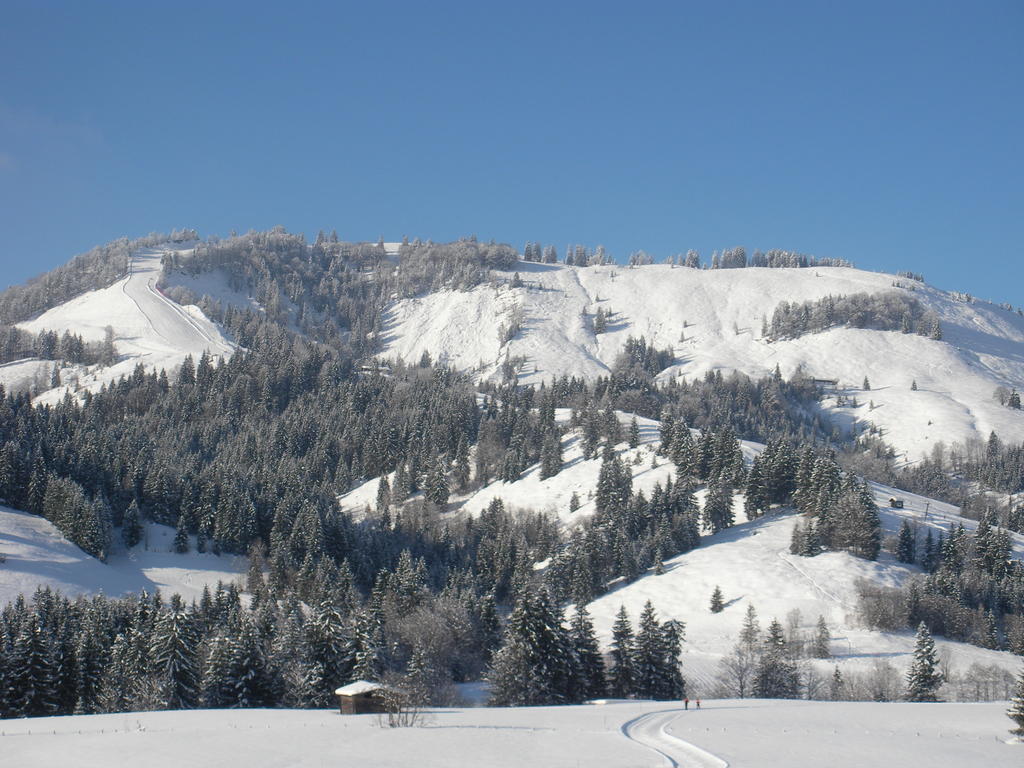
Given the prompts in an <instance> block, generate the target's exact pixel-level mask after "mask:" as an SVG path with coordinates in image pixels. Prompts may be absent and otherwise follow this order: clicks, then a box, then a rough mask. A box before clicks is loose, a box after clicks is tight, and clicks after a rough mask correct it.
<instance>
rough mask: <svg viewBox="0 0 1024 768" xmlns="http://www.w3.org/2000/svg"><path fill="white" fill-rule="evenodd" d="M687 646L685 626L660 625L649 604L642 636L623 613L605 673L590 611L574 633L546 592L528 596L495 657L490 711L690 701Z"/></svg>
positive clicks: (578, 619) (580, 615) (581, 614)
mask: <svg viewBox="0 0 1024 768" xmlns="http://www.w3.org/2000/svg"><path fill="white" fill-rule="evenodd" d="M682 642H683V626H682V624H681V623H680V622H676V621H667V622H664V623H662V622H659V621H658V619H657V614H656V612H655V609H654V606H653V605H651V603H650V601H648V602H647V604H646V605H645V606H644V609H643V612H642V613H641V615H640V618H639V624H638V626H637V629H636V631H635V632H634V630H633V628H632V625H631V623H630V621H629V617H628V614H627V613H626V610H625V608H622V609H621V610H620V611H619V615H618V617H617V620H616V622H615V626H614V628H613V640H612V645H611V651H610V654H609V657H610V658H609V662H610V663H609V664H608V665H606V664H605V660H604V657H603V656H602V654H601V653H600V650H599V648H598V644H597V639H596V637H595V635H594V628H593V625H592V623H591V620H590V616H589V615H588V613H587V611H586V609H585V608H580V607H577V608H576V610H575V612H574V614H573V616H572V619H571V621H570V622H569V623H568V625H567V624H566V622H565V620H564V617H563V614H562V610H561V609H559V608H556V607H554V606H553V605H552V602H551V598H550V596H549V595H548V592H547V590H543V589H542V590H541V591H540V593H539V594H538V595H536V596H534V595H530V594H524V595H523V596H522V597H521V598H520V599H519V601H518V602H517V603H516V605H515V607H514V608H513V610H512V614H511V616H510V617H509V622H508V627H507V630H506V637H505V641H504V643H503V645H502V646H501V648H500V649H499V650H498V651H497V653H496V654H495V656H494V662H493V665H492V668H491V672H490V674H489V678H488V679H489V681H490V683H491V703H492V704H496V705H498V706H532V705H544V704H548V705H550V704H572V703H579V702H581V701H587V700H590V699H599V698H604V697H606V696H609V695H611V696H614V697H616V698H642V699H655V700H670V699H680V698H682V697H683V696H685V694H686V684H685V681H684V680H683V676H682V672H681V670H680V665H679V655H680V653H681V646H682Z"/></svg>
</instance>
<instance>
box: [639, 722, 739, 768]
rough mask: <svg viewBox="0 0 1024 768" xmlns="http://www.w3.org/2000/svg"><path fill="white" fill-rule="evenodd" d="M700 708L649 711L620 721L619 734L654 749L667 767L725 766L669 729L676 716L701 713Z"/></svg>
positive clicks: (726, 764) (717, 767)
mask: <svg viewBox="0 0 1024 768" xmlns="http://www.w3.org/2000/svg"><path fill="white" fill-rule="evenodd" d="M698 712H699V710H696V709H695V710H693V711H692V712H691V711H689V710H682V709H679V708H673V709H664V710H658V711H657V712H648V713H646V714H643V715H640V716H639V717H634V718H633V719H632V720H628V721H627V722H625V723H624V724H623V725H622V735H623V736H625V737H626V738H627V739H629V740H630V741H635V742H636V743H637V744H641V745H643V746H645V747H647V748H648V749H650V750H652V751H654V752H657V753H658V754H659V755H661V757H662V758H663V759H664V761H665V765H667V766H669V768H728V765H729V763H727V762H726V761H725V760H723V759H722V758H720V757H718V756H716V755H713V754H711V753H710V752H708V751H706V750H703V749H701V748H700V747H698V746H696V745H694V744H691V743H690V742H688V741H683V740H682V739H680V738H678V737H676V736H673V735H672V734H671V733H669V730H670V726H671V725H672V723H673V722H675V721H676V719H677V718H679V717H700V715H699V714H698Z"/></svg>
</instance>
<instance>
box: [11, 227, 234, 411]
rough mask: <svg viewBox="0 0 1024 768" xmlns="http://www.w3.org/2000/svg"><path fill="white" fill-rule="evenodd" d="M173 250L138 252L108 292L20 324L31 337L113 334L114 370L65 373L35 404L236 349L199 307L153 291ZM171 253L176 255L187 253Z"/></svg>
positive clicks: (88, 295)
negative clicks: (109, 331)
mask: <svg viewBox="0 0 1024 768" xmlns="http://www.w3.org/2000/svg"><path fill="white" fill-rule="evenodd" d="M171 248H172V246H166V247H158V248H145V249H142V250H140V251H137V252H136V253H134V254H132V258H131V262H130V266H129V274H128V275H127V276H126V277H124V278H122V279H121V280H118V281H117V282H116V283H114V284H113V285H111V286H110V287H108V288H103V289H101V290H97V291H89V292H87V293H83V294H82V295H80V296H76V297H75V298H73V299H71V300H70V301H67V302H65V303H63V304H60V305H58V306H56V307H53V308H52V309H49V310H47V311H46V312H44V313H43V314H41V315H40V316H39V317H37V318H35V319H33V320H29V321H27V322H24V323H19V326H20V327H22V328H24V329H25V330H27V331H32V332H33V333H38V332H40V331H44V330H51V331H57V332H58V333H63V332H64V331H70V332H71V333H76V334H79V335H81V336H82V338H83V339H84V340H85V341H103V339H104V336H105V329H106V328H107V326H110V327H112V328H113V329H114V348H115V350H116V352H117V355H118V362H117V363H116V364H114V365H112V366H110V367H107V368H100V367H98V366H89V367H82V366H75V367H73V368H66V369H64V370H63V371H62V372H61V381H62V384H63V386H61V387H57V388H56V389H52V390H48V391H46V392H44V393H42V394H41V395H40V396H39V397H38V398H37V401H38V402H44V403H45V402H58V401H60V400H61V399H62V398H63V397H64V395H65V394H66V393H68V392H72V393H76V392H79V391H81V390H82V389H89V390H93V391H95V390H98V389H99V388H100V387H101V386H103V385H104V384H106V383H110V382H112V381H117V380H118V379H120V378H121V377H122V376H128V375H130V374H131V373H132V371H134V369H135V367H136V365H138V364H139V363H142V364H143V365H144V366H145V367H146V368H147V369H148V370H159V369H161V368H162V369H165V370H167V371H168V373H170V372H172V371H173V370H174V369H175V368H176V367H177V366H179V365H180V364H181V361H182V360H184V359H185V357H186V355H191V356H192V357H193V359H195V360H198V359H199V357H200V355H202V353H203V352H208V353H209V354H210V355H211V356H213V357H215V358H217V357H226V356H230V355H231V354H232V353H233V352H234V350H235V345H234V344H233V343H232V342H231V341H230V340H229V339H227V338H226V337H225V336H224V334H223V333H222V332H221V330H220V329H219V327H218V326H217V325H216V324H215V323H213V322H211V321H210V320H209V319H208V318H207V317H206V316H205V315H203V313H202V312H201V311H200V310H199V308H198V307H196V306H180V305H178V304H175V303H174V302H173V301H171V300H170V299H168V298H167V297H166V296H164V295H163V294H162V293H161V291H160V289H159V288H158V287H157V281H158V279H159V277H160V274H161V271H162V269H163V266H162V264H161V258H162V257H163V254H164V253H165V252H167V251H168V250H169V249H171ZM173 248H174V250H177V251H178V252H180V253H186V252H187V251H189V250H190V249H189V248H187V247H185V248H181V247H179V246H174V247H173ZM206 282H207V283H209V282H210V281H209V280H207V281H206ZM214 293H215V295H216V294H217V292H216V291H214Z"/></svg>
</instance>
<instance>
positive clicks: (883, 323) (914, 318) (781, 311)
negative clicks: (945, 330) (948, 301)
mask: <svg viewBox="0 0 1024 768" xmlns="http://www.w3.org/2000/svg"><path fill="white" fill-rule="evenodd" d="M841 326H845V327H848V328H871V329H874V330H876V331H900V332H901V333H916V334H917V335H919V336H927V337H929V338H931V339H941V338H942V327H941V325H940V324H939V318H938V315H936V314H935V313H934V312H931V311H929V310H926V309H925V308H924V307H923V306H922V305H921V302H919V301H918V300H917V299H915V298H913V297H911V296H905V295H904V294H902V293H900V292H898V291H889V292H886V293H875V294H871V293H853V294H849V295H846V296H826V297H824V298H822V299H817V300H812V301H805V302H802V303H798V302H788V301H782V302H779V305H778V306H777V307H776V308H775V311H774V312H772V319H771V322H770V323H769V322H768V321H767V319H766V320H765V322H764V326H763V327H762V329H761V335H762V336H764V337H766V338H768V339H771V340H773V341H774V340H778V339H796V338H799V337H800V336H803V335H804V334H808V333H820V332H821V331H826V330H828V329H829V328H835V327H841Z"/></svg>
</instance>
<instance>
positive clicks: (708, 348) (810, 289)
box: [383, 262, 1024, 461]
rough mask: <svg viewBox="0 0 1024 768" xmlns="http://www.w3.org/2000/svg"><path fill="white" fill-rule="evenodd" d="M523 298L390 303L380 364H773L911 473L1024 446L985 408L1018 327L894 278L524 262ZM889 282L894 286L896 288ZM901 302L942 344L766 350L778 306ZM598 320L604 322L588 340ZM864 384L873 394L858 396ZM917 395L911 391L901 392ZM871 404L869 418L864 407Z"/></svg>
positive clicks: (818, 271) (1015, 356) (1012, 367)
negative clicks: (976, 446)
mask: <svg viewBox="0 0 1024 768" xmlns="http://www.w3.org/2000/svg"><path fill="white" fill-rule="evenodd" d="M517 269H518V271H519V274H520V276H521V278H522V281H523V286H522V287H520V288H512V287H511V285H510V284H503V285H497V286H493V285H481V286H478V287H476V288H474V289H473V290H471V291H465V292H457V291H442V292H438V293H433V294H428V295H425V296H421V297H417V298H413V299H405V300H401V301H396V302H394V303H392V304H391V305H390V307H389V308H388V310H387V313H386V318H385V320H386V322H385V330H384V334H383V342H384V354H385V356H398V357H401V358H403V359H405V360H409V361H416V360H419V359H420V357H421V356H422V354H423V352H425V351H426V352H429V353H430V354H431V356H432V357H433V358H434V359H435V360H442V361H446V362H448V363H450V364H452V365H454V366H456V367H458V368H460V369H463V370H467V371H473V372H474V373H476V374H477V375H479V376H480V377H482V378H492V379H494V378H500V377H501V375H502V364H503V363H505V362H506V361H509V360H513V359H515V358H522V359H524V360H525V363H523V364H522V365H521V367H520V368H519V380H520V381H521V382H522V383H540V382H541V381H547V380H550V379H551V378H552V377H554V376H561V375H569V376H580V377H584V378H594V377H596V376H600V375H607V374H608V373H609V371H610V369H611V366H612V365H613V364H614V362H615V359H616V357H617V356H618V354H619V353H620V352H621V351H622V349H623V347H624V345H625V342H626V340H627V338H628V337H630V336H635V337H639V336H643V337H645V338H646V339H647V341H648V342H649V343H653V344H654V345H655V346H656V347H657V348H659V349H664V348H669V349H671V350H672V351H673V353H674V355H675V364H674V365H672V366H671V367H669V368H668V369H666V370H665V371H663V372H662V373H661V377H662V378H672V377H679V376H684V377H686V378H687V379H693V378H694V377H702V376H703V375H704V374H705V373H707V372H708V371H715V370H722V371H724V372H729V371H732V370H739V371H742V372H744V373H746V374H748V375H750V376H753V377H760V376H764V375H767V374H769V373H771V372H772V371H773V370H774V369H775V366H776V365H778V366H779V368H780V370H781V372H782V374H783V376H785V377H787V378H788V377H790V376H792V375H793V374H794V373H795V372H796V371H797V369H798V368H801V367H802V368H803V370H805V371H806V372H807V373H808V374H809V375H810V376H812V377H814V378H819V379H829V380H837V381H838V385H837V388H836V390H835V391H834V392H832V395H833V397H832V398H831V399H829V400H827V401H826V403H825V405H826V407H827V408H829V409H830V410H832V411H833V412H834V413H835V414H836V415H837V416H839V419H840V422H841V423H844V424H845V425H849V424H851V423H852V422H855V421H859V422H871V423H872V424H875V425H877V426H878V427H880V428H881V429H882V430H883V436H884V437H885V439H886V440H888V441H889V442H890V443H892V444H893V445H895V446H896V448H897V450H899V451H901V452H903V453H904V454H905V456H906V458H907V460H910V461H914V460H917V459H919V458H920V457H921V455H922V454H926V453H928V452H929V451H930V450H931V446H932V445H933V444H934V443H935V442H937V441H939V440H943V441H945V442H946V443H952V442H965V441H966V440H968V439H971V438H981V439H984V438H987V437H988V434H989V432H990V431H992V430H995V431H996V432H997V433H999V435H1000V436H1001V437H1002V438H1003V439H1004V440H1009V441H1014V442H1019V441H1022V440H1024V412H1021V411H1012V410H1010V409H1008V408H1005V407H1003V406H1000V405H999V404H998V403H996V402H995V401H994V400H993V397H992V395H993V392H994V390H995V388H996V387H997V386H1005V387H1007V388H1013V387H1017V388H1018V389H1021V388H1024V318H1022V317H1020V316H1019V315H1017V314H1016V313H1014V312H1010V311H1008V310H1006V309H1002V308H999V307H996V306H994V305H991V304H988V303H985V302H973V303H964V302H961V301H958V300H956V298H955V297H954V296H953V295H952V294H949V293H946V292H944V291H940V290H938V289H935V288H932V287H930V286H928V285H925V284H923V283H917V282H915V281H912V280H906V279H903V280H898V279H897V278H896V277H895V276H894V275H888V274H881V273H875V272H865V271H862V270H858V269H852V268H845V267H818V268H810V269H767V268H747V269H719V270H697V269H688V268H683V267H678V268H673V267H671V266H668V265H649V266H643V267H636V268H627V267H621V266H615V265H613V266H601V267H586V268H580V267H570V266H565V265H560V264H536V263H531V262H520V263H519V264H518V265H517ZM895 282H898V283H899V284H900V285H902V286H904V287H900V288H897V287H894V283H895ZM893 290H898V291H902V292H904V293H908V295H912V296H913V297H914V298H916V299H918V300H919V301H920V302H921V303H922V304H923V305H924V306H925V307H926V308H928V309H931V310H932V311H934V312H935V313H936V314H937V315H938V316H939V318H940V319H941V322H942V327H943V333H944V339H943V340H942V341H933V340H931V339H927V338H924V337H921V336H917V335H914V334H906V335H905V334H902V333H898V332H893V331H874V330H865V329H853V328H835V329H831V330H828V331H825V332H823V333H817V334H810V335H806V336H803V337H801V338H798V339H793V340H786V341H778V342H774V343H768V342H767V340H765V339H764V338H762V336H761V325H762V319H763V318H764V317H767V318H769V319H770V318H771V315H772V312H773V311H774V309H775V307H776V306H777V305H778V304H779V303H780V302H781V301H783V300H785V301H790V302H803V301H808V300H816V299H820V298H823V297H825V296H827V295H833V296H840V295H848V294H853V293H859V292H865V293H869V294H876V293H881V292H886V291H893ZM598 308H602V309H604V311H605V312H609V311H611V312H614V313H615V314H614V316H613V318H612V320H611V321H610V322H609V324H608V329H607V332H606V333H603V334H600V335H595V334H594V333H593V331H592V321H593V317H594V315H595V313H596V312H597V310H598ZM517 315H518V316H520V317H521V319H522V322H521V328H522V330H521V331H520V332H519V333H518V334H516V335H515V337H514V338H512V339H511V341H508V342H504V341H503V340H502V337H501V334H500V329H501V327H502V325H508V324H509V323H510V322H511V320H512V319H513V317H514V316H517ZM865 377H868V378H869V380H870V382H871V385H872V388H871V390H870V391H861V389H860V387H861V385H862V383H863V380H864V378H865ZM914 381H916V382H917V387H918V389H917V391H912V390H911V384H912V382H914ZM839 394H843V395H846V396H847V397H849V396H856V397H857V400H858V402H859V406H858V407H857V408H838V407H837V406H836V400H835V395H839ZM872 401H873V407H872Z"/></svg>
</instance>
